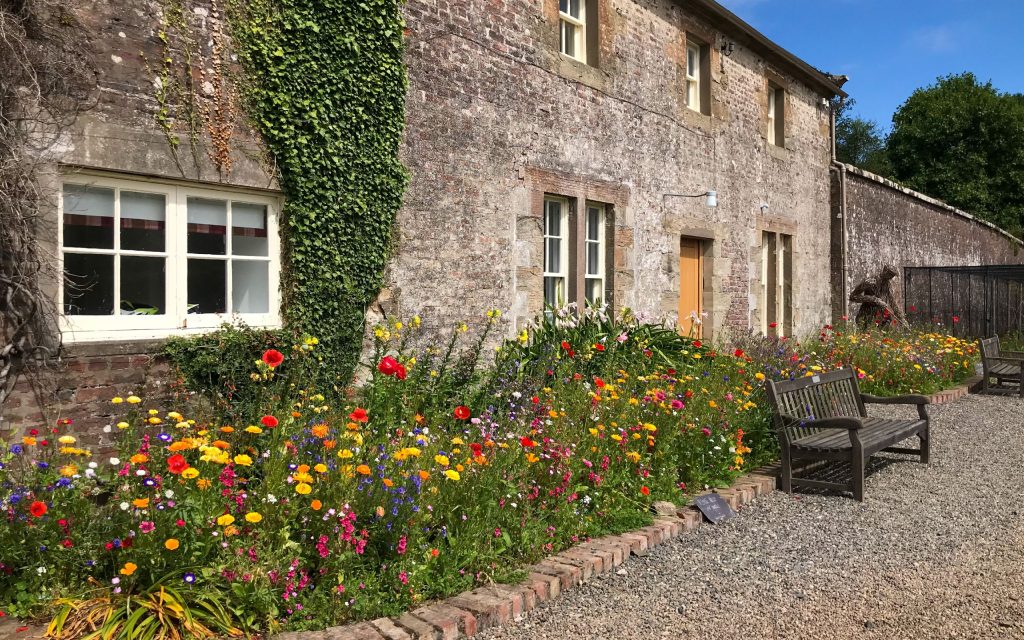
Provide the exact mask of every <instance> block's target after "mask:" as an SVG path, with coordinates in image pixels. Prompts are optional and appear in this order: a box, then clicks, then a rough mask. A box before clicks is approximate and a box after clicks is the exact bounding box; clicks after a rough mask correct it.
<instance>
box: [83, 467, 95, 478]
mask: <svg viewBox="0 0 1024 640" xmlns="http://www.w3.org/2000/svg"><path fill="white" fill-rule="evenodd" d="M95 475H96V472H95V471H93V470H92V469H86V470H85V477H86V478H92V477H93V476H95Z"/></svg>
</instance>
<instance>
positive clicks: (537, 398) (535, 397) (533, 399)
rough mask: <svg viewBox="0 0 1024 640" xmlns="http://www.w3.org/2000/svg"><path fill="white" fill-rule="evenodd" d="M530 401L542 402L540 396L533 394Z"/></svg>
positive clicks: (534, 402)
mask: <svg viewBox="0 0 1024 640" xmlns="http://www.w3.org/2000/svg"><path fill="white" fill-rule="evenodd" d="M530 402H532V403H533V404H540V398H539V397H537V396H533V397H532V398H530Z"/></svg>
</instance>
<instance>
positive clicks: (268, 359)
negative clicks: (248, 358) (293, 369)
mask: <svg viewBox="0 0 1024 640" xmlns="http://www.w3.org/2000/svg"><path fill="white" fill-rule="evenodd" d="M263 362H265V363H266V364H267V366H268V367H270V368H271V369H276V368H277V367H279V366H281V363H282V362H284V354H283V353H281V352H280V351H278V350H277V349H267V350H266V351H264V352H263Z"/></svg>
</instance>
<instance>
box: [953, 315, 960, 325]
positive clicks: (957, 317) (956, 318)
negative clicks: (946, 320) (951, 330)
mask: <svg viewBox="0 0 1024 640" xmlns="http://www.w3.org/2000/svg"><path fill="white" fill-rule="evenodd" d="M958 322H960V316H953V324H956V323H958Z"/></svg>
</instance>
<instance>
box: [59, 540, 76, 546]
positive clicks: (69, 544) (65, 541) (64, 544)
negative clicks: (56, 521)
mask: <svg viewBox="0 0 1024 640" xmlns="http://www.w3.org/2000/svg"><path fill="white" fill-rule="evenodd" d="M60 545H61V546H62V547H64V548H65V549H70V548H71V547H73V546H75V543H74V542H71V539H70V538H65V539H64V540H61V542H60Z"/></svg>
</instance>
